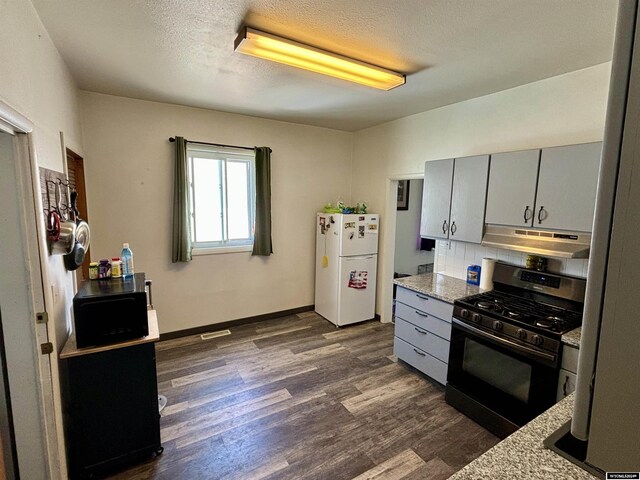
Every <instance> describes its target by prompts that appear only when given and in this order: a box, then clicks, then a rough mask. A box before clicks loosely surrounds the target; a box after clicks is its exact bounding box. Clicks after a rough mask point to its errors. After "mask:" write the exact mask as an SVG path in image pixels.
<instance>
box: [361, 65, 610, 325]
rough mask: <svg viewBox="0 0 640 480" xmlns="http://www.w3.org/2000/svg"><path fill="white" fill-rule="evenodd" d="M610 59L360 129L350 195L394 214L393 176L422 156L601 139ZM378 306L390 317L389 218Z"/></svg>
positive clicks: (407, 171)
mask: <svg viewBox="0 0 640 480" xmlns="http://www.w3.org/2000/svg"><path fill="white" fill-rule="evenodd" d="M610 68H611V67H610V63H605V64H601V65H596V66H594V67H590V68H586V69H584V70H579V71H575V72H571V73H568V74H565V75H560V76H557V77H552V78H548V79H545V80H542V81H539V82H535V83H531V84H527V85H522V86H520V87H516V88H513V89H510V90H505V91H502V92H498V93H495V94H492V95H487V96H484V97H480V98H474V99H472V100H468V101H465V102H461V103H457V104H454V105H449V106H446V107H442V108H439V109H436V110H431V111H428V112H424V113H420V114H417V115H412V116H410V117H406V118H401V119H399V120H395V121H393V122H390V123H386V124H383V125H379V126H376V127H372V128H369V129H366V130H362V131H360V132H356V134H355V140H354V163H353V168H354V171H362V172H364V174H363V175H359V176H357V177H354V183H353V186H352V194H353V196H354V197H355V198H361V199H364V200H366V201H367V202H368V204H369V206H370V208H371V210H372V211H379V212H380V213H381V214H382V220H383V221H384V219H385V218H389V217H390V216H391V217H393V214H391V215H390V213H391V212H390V211H389V208H390V205H391V203H390V201H389V184H390V182H389V179H390V178H411V177H414V178H415V177H416V176H419V175H420V174H422V173H423V168H424V162H425V161H427V160H437V159H441V158H450V157H462V156H468V155H476V154H483V153H496V152H503V151H511V150H521V149H528V148H535V147H549V146H555V145H564V144H572V143H582V142H593V141H599V140H602V136H603V132H604V117H605V109H606V103H607V93H608V87H609V71H610ZM381 233H382V235H381V240H380V265H379V270H378V271H379V274H378V281H379V283H378V284H379V285H380V289H379V290H378V300H377V311H378V313H380V314H381V315H382V317H383V319H388V318H390V312H391V307H390V302H389V300H388V299H390V298H391V283H390V281H389V279H390V278H392V274H393V243H394V237H393V225H390V222H388V223H386V224H383V228H382V232H381Z"/></svg>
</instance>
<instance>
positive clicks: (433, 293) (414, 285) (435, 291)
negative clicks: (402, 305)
mask: <svg viewBox="0 0 640 480" xmlns="http://www.w3.org/2000/svg"><path fill="white" fill-rule="evenodd" d="M393 283H395V284H396V285H398V286H400V287H405V288H408V289H409V290H413V291H414V292H418V293H422V294H424V295H427V296H429V297H433V298H436V299H438V300H442V301H443V302H447V303H453V302H454V301H455V300H458V299H459V298H463V297H468V296H470V295H475V294H476V293H480V292H481V291H482V290H480V288H479V287H477V286H476V285H469V284H468V283H467V282H465V281H464V280H460V279H459V278H454V277H449V276H447V275H443V274H441V273H424V274H421V275H413V276H411V277H403V278H396V279H395V280H394V281H393Z"/></svg>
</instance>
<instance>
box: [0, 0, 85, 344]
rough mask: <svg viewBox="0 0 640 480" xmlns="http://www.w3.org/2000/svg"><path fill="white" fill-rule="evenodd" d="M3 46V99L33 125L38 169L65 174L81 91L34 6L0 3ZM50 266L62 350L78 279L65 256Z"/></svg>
mask: <svg viewBox="0 0 640 480" xmlns="http://www.w3.org/2000/svg"><path fill="white" fill-rule="evenodd" d="M0 45H2V48H0V69H1V71H2V74H1V75H0V98H1V99H2V100H3V101H5V102H6V103H7V104H9V105H11V106H12V107H13V108H14V109H16V110H17V111H18V112H20V113H21V114H22V115H24V116H25V117H27V118H28V119H29V120H31V121H32V122H33V123H34V132H33V137H34V142H35V147H36V155H37V161H38V165H39V166H40V167H45V168H50V169H52V170H57V171H59V172H63V171H65V164H64V158H65V155H64V154H63V150H62V147H61V142H60V133H61V132H62V133H63V134H64V141H65V144H66V146H67V147H68V148H70V149H72V150H73V151H75V152H76V153H78V154H82V138H81V129H80V105H79V99H78V90H77V88H76V85H75V82H74V80H73V78H72V77H71V74H70V73H69V71H68V69H67V67H66V65H65V64H64V62H63V60H62V57H60V54H59V53H58V51H57V50H56V48H55V46H54V45H53V42H52V41H51V39H50V37H49V34H48V33H47V31H46V30H45V28H44V26H43V25H42V23H41V22H40V18H39V17H38V15H37V13H36V11H35V10H34V8H33V6H32V5H31V3H30V2H28V1H16V0H0ZM42 225H43V223H42ZM47 263H48V265H45V267H48V268H47V271H46V275H47V277H48V283H49V285H47V287H49V289H50V291H51V293H52V295H51V301H50V305H48V308H51V309H52V311H50V312H49V314H50V315H51V316H52V317H53V319H54V321H55V327H56V339H57V341H58V343H59V344H60V345H58V346H59V348H62V345H61V343H62V342H63V341H64V340H65V339H66V335H67V332H68V331H69V329H70V325H71V313H70V312H71V310H70V309H71V301H72V300H73V295H74V291H73V282H74V280H73V275H72V274H69V273H67V271H66V270H65V268H64V265H63V263H62V257H61V256H59V255H57V256H52V257H50V258H49V259H48V262H47Z"/></svg>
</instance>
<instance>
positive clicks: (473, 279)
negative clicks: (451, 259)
mask: <svg viewBox="0 0 640 480" xmlns="http://www.w3.org/2000/svg"><path fill="white" fill-rule="evenodd" d="M480 270H482V267H480V265H469V266H468V267H467V283H469V284H471V285H480Z"/></svg>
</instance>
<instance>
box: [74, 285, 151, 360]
mask: <svg viewBox="0 0 640 480" xmlns="http://www.w3.org/2000/svg"><path fill="white" fill-rule="evenodd" d="M73 316H74V325H75V333H76V345H77V346H78V348H84V347H91V346H97V345H107V344H110V343H117V342H121V341H124V340H131V339H134V338H141V337H146V336H147V335H149V323H148V321H147V291H146V281H145V275H144V273H136V274H135V275H133V276H132V277H129V278H126V279H124V278H111V279H105V280H89V281H85V282H83V283H82V284H81V285H80V288H79V290H78V293H77V294H76V296H75V297H74V299H73Z"/></svg>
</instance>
